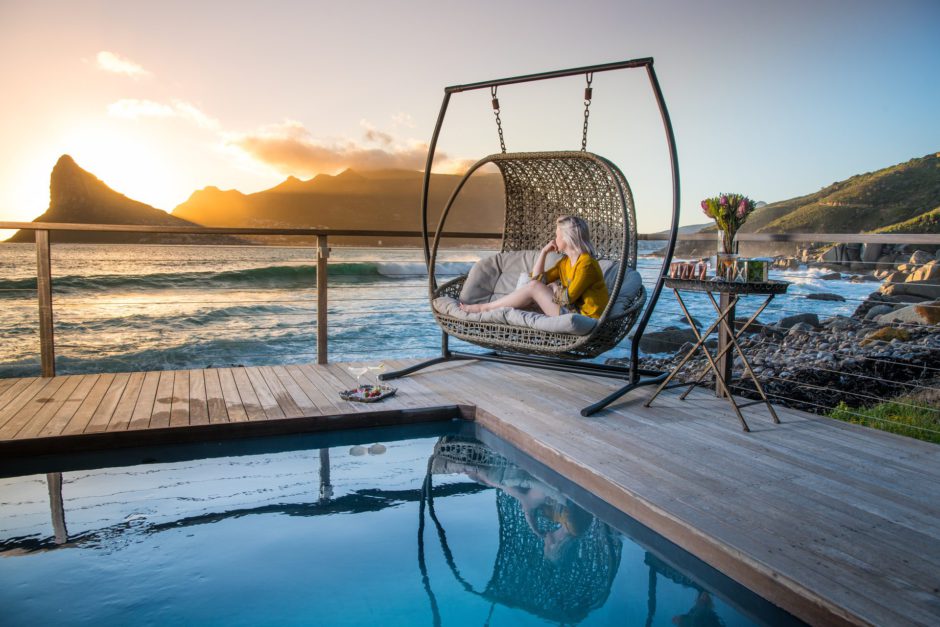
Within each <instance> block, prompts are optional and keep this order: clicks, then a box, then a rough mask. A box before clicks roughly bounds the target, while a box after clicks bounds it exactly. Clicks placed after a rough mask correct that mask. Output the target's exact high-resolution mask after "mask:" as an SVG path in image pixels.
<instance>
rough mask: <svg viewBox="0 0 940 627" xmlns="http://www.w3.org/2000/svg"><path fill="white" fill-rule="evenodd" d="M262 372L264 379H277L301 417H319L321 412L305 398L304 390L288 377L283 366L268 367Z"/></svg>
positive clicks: (311, 401)
mask: <svg viewBox="0 0 940 627" xmlns="http://www.w3.org/2000/svg"><path fill="white" fill-rule="evenodd" d="M262 371H263V372H264V373H265V377H266V378H267V377H268V376H273V377H277V379H278V381H279V382H280V384H281V387H283V388H284V391H285V392H287V393H288V394H290V397H291V400H292V401H293V402H294V405H296V407H297V411H298V412H299V414H300V415H301V416H320V415H322V413H323V412H322V411H320V408H319V407H317V404H316V403H315V402H314V401H313V399H311V398H310V397H309V396H307V393H306V392H304V389H303V388H302V387H300V386H299V385H298V384H297V382H296V381H295V380H294V379H293V377H291V376H290V373H288V372H287V369H286V368H284V366H268V367H266V368H262ZM282 408H283V405H282Z"/></svg>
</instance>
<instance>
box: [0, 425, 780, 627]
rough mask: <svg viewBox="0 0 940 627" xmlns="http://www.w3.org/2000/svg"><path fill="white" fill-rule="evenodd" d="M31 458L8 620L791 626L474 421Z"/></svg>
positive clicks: (10, 497)
mask: <svg viewBox="0 0 940 627" xmlns="http://www.w3.org/2000/svg"><path fill="white" fill-rule="evenodd" d="M27 463H28V464H29V466H28V467H25V466H22V467H19V466H14V465H13V464H12V463H11V462H2V463H0V476H5V477H6V478H3V479H0V557H3V558H4V559H0V604H2V606H3V607H4V615H3V621H2V622H3V623H4V624H23V625H27V624H28V625H33V624H44V625H48V624H88V623H95V624H126V623H133V624H145V625H146V624H152V625H158V624H159V625H163V624H200V625H215V624H218V625H221V624H225V625H264V624H318V625H371V624H382V625H445V626H449V625H483V624H487V625H544V624H568V625H571V624H583V625H671V624H677V625H702V626H704V625H719V624H724V625H749V624H755V623H756V624H775V625H776V624H792V623H794V622H795V621H794V620H793V619H792V618H791V617H789V616H788V615H786V614H784V613H782V612H781V611H780V610H777V609H776V608H774V607H773V606H771V605H769V604H767V603H766V602H765V601H762V600H760V599H759V598H757V597H754V596H753V595H752V594H750V593H748V592H747V591H746V590H745V589H743V588H741V587H740V586H738V585H737V584H735V583H734V582H732V581H730V580H728V579H727V578H725V577H724V576H722V575H721V574H720V573H717V572H716V571H713V570H711V569H709V568H708V567H707V566H705V565H704V564H702V563H701V562H698V561H697V560H695V558H693V557H691V556H689V555H688V554H686V553H683V552H682V551H680V550H678V549H676V547H674V546H672V545H670V544H669V543H668V542H666V541H665V540H663V539H662V538H661V537H659V536H656V535H655V534H654V533H652V532H651V531H650V530H648V529H646V528H643V527H641V526H639V525H638V524H637V523H636V522H635V521H631V520H630V519H628V518H625V517H624V516H623V515H622V514H619V513H618V512H616V511H615V510H613V509H612V508H611V507H610V506H608V505H606V504H604V503H603V502H602V501H600V500H599V499H597V498H596V497H594V496H592V495H590V494H588V493H586V492H584V491H582V490H579V489H578V488H577V487H576V486H573V485H571V484H570V483H568V482H566V481H565V480H564V479H563V478H561V477H559V476H558V475H556V474H554V473H552V472H551V471H549V470H548V469H547V468H545V467H544V466H541V465H540V464H538V463H537V462H535V461H534V460H532V459H531V458H528V457H525V456H523V455H521V454H519V453H518V452H517V451H515V450H514V449H512V448H511V447H510V446H508V445H507V444H505V443H504V442H501V441H499V440H498V439H496V438H495V436H493V435H492V434H489V433H487V432H485V431H482V430H477V429H476V428H475V427H474V426H473V425H471V424H466V423H447V424H443V425H434V426H429V425H425V426H423V427H421V428H417V429H415V428H409V429H401V430H388V429H375V430H363V431H355V432H347V433H341V434H328V435H317V436H294V437H291V438H268V439H262V440H253V441H241V442H230V443H226V444H205V445H196V446H188V447H174V448H161V449H149V450H141V449H138V450H135V451H123V452H119V453H115V454H111V455H108V456H100V455H98V456H94V455H84V456H73V457H68V458H46V459H43V460H31V461H29V462H27ZM44 473H46V474H44ZM50 521H51V525H50Z"/></svg>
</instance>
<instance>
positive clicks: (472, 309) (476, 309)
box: [460, 303, 483, 313]
mask: <svg viewBox="0 0 940 627" xmlns="http://www.w3.org/2000/svg"><path fill="white" fill-rule="evenodd" d="M460 310H461V311H465V312H467V313H480V312H481V311H483V305H470V304H467V303H460Z"/></svg>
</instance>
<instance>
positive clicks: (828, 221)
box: [741, 153, 940, 233]
mask: <svg viewBox="0 0 940 627" xmlns="http://www.w3.org/2000/svg"><path fill="white" fill-rule="evenodd" d="M937 207H940V153H935V154H930V155H926V156H924V157H920V158H917V159H911V160H910V161H906V162H904V163H900V164H897V165H893V166H890V167H887V168H883V169H881V170H877V171H875V172H866V173H865V174H858V175H856V176H853V177H851V178H848V179H846V180H844V181H839V182H836V183H833V184H832V185H829V186H828V187H825V188H823V189H821V190H819V191H818V192H816V193H814V194H809V195H806V196H800V197H798V198H792V199H790V200H784V201H781V202H776V203H772V204H769V205H767V206H766V207H764V208H763V209H759V210H758V211H755V212H754V214H753V215H751V217H750V218H749V219H748V221H747V223H745V225H744V227H743V228H742V229H741V232H742V233H862V232H865V231H875V230H883V229H893V228H894V227H895V226H897V227H899V228H902V229H903V227H901V225H902V224H904V223H907V222H909V221H911V220H915V219H916V218H917V217H918V216H920V215H922V214H925V213H928V212H930V211H932V210H933V209H935V208H937ZM934 223H936V222H934ZM892 232H898V233H902V232H909V231H905V230H892ZM934 232H936V231H934Z"/></svg>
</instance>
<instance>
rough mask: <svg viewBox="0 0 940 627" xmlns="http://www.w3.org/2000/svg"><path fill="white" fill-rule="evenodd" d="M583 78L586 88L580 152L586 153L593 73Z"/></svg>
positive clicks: (592, 91)
mask: <svg viewBox="0 0 940 627" xmlns="http://www.w3.org/2000/svg"><path fill="white" fill-rule="evenodd" d="M584 76H585V78H586V79H587V87H585V88H584V128H583V130H582V132H581V152H586V151H587V133H588V119H589V118H590V117H591V97H592V96H593V95H594V90H593V89H591V82H592V81H593V80H594V72H588V73H587V74H585V75H584Z"/></svg>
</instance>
